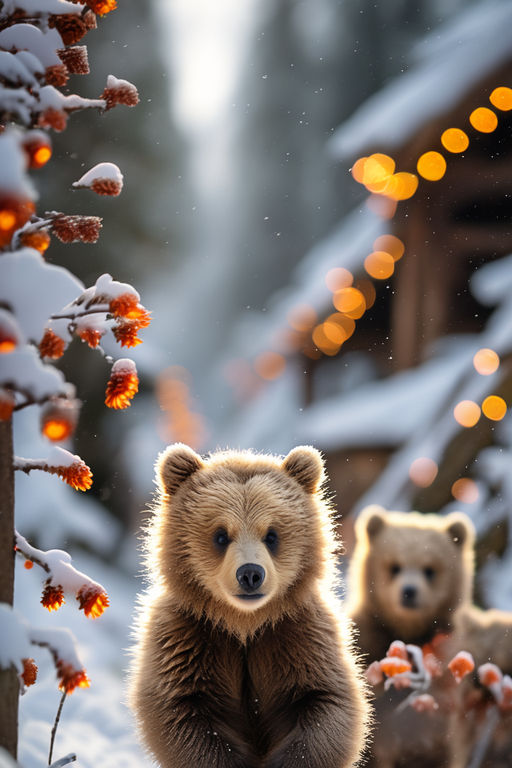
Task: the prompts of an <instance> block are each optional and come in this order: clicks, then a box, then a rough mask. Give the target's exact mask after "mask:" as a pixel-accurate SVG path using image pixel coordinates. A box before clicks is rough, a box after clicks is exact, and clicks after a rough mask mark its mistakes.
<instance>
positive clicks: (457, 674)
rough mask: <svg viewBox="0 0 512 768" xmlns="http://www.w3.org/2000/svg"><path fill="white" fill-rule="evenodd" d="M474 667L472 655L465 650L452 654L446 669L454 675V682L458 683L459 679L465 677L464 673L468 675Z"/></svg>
mask: <svg viewBox="0 0 512 768" xmlns="http://www.w3.org/2000/svg"><path fill="white" fill-rule="evenodd" d="M474 668H475V662H474V660H473V657H472V655H471V654H470V653H468V652H467V651H459V653H458V654H457V655H456V656H454V657H453V659H452V660H451V661H450V663H449V664H448V669H449V670H450V672H451V673H452V675H453V676H454V678H455V682H457V683H460V681H461V680H462V679H463V678H464V677H466V675H469V673H470V672H472V671H473V670H474Z"/></svg>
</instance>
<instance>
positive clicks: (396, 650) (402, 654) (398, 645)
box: [386, 640, 408, 661]
mask: <svg viewBox="0 0 512 768" xmlns="http://www.w3.org/2000/svg"><path fill="white" fill-rule="evenodd" d="M386 656H387V657H388V658H389V657H391V658H397V659H405V660H406V661H407V659H408V656H407V649H406V647H405V643H403V642H402V641H401V640H393V642H392V643H391V645H390V646H389V648H388V652H387V653H386Z"/></svg>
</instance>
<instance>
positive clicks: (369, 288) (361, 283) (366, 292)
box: [354, 277, 377, 325]
mask: <svg viewBox="0 0 512 768" xmlns="http://www.w3.org/2000/svg"><path fill="white" fill-rule="evenodd" d="M354 287H355V288H357V289H358V291H361V293H362V294H363V296H364V300H365V302H366V309H370V307H373V305H374V304H375V299H376V298H377V292H376V290H375V286H374V284H373V283H372V281H371V280H368V278H366V277H363V278H362V279H361V280H358V281H357V283H356V284H355V286H354ZM354 325H355V323H354Z"/></svg>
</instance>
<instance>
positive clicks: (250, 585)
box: [236, 563, 265, 592]
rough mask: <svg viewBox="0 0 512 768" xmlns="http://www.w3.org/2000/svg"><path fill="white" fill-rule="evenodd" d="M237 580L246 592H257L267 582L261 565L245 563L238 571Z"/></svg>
mask: <svg viewBox="0 0 512 768" xmlns="http://www.w3.org/2000/svg"><path fill="white" fill-rule="evenodd" d="M236 579H237V581H238V583H239V584H240V586H241V587H242V589H243V590H244V592H256V590H258V589H259V588H260V587H261V585H262V584H263V582H264V581H265V570H264V568H262V567H261V565H255V564H254V563H245V564H244V565H241V566H240V568H238V569H237V572H236Z"/></svg>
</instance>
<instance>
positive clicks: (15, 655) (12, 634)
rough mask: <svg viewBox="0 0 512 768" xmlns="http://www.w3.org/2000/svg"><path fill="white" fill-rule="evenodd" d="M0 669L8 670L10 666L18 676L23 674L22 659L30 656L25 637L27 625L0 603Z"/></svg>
mask: <svg viewBox="0 0 512 768" xmlns="http://www.w3.org/2000/svg"><path fill="white" fill-rule="evenodd" d="M0 626H1V627H2V633H1V635H0V667H1V668H2V669H8V668H9V667H10V666H11V664H13V665H14V666H15V667H16V671H17V672H18V674H20V673H21V672H23V664H22V662H21V660H22V659H28V658H30V657H31V656H32V653H31V648H30V643H29V640H28V636H27V629H28V627H27V624H26V623H25V621H24V620H23V619H22V618H21V616H20V615H19V614H18V612H17V611H15V610H14V609H13V608H12V607H11V606H10V605H7V603H0Z"/></svg>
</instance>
